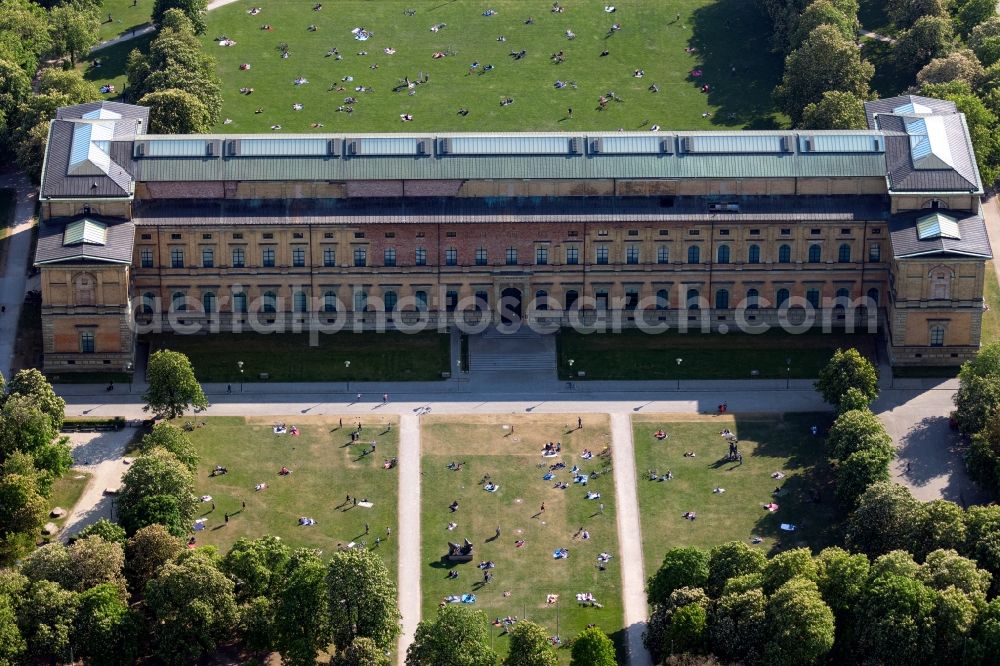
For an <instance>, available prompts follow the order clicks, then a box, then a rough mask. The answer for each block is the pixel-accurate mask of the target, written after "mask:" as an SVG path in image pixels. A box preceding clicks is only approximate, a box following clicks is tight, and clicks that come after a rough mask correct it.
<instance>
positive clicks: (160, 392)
mask: <svg viewBox="0 0 1000 666" xmlns="http://www.w3.org/2000/svg"><path fill="white" fill-rule="evenodd" d="M146 377H147V379H148V381H149V388H148V389H147V390H146V393H145V395H143V396H142V399H143V400H145V401H146V406H145V407H143V409H144V410H145V411H151V412H153V414H155V415H156V416H157V417H162V418H168V419H176V418H177V417H178V416H180V415H182V414H183V413H184V410H186V409H187V408H188V407H194V408H195V409H196V410H197V409H207V408H208V400H206V399H205V394H204V392H202V390H201V384H199V383H198V380H197V379H195V378H194V369H193V368H192V367H191V361H189V360H188V357H187V356H185V355H184V354H182V353H180V352H175V351H170V350H169V349H160V350H158V351H157V352H155V353H154V354H153V355H152V356H150V357H149V366H148V367H147V369H146Z"/></svg>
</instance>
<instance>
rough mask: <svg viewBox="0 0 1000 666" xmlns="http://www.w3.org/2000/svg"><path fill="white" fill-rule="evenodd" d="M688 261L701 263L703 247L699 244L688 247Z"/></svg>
mask: <svg viewBox="0 0 1000 666" xmlns="http://www.w3.org/2000/svg"><path fill="white" fill-rule="evenodd" d="M688 263H689V264H699V263H701V248H699V247H698V246H697V245H692V246H691V247H689V248H688Z"/></svg>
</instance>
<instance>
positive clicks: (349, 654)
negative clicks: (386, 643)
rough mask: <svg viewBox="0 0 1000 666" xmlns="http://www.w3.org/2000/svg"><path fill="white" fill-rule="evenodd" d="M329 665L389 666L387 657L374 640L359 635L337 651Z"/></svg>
mask: <svg viewBox="0 0 1000 666" xmlns="http://www.w3.org/2000/svg"><path fill="white" fill-rule="evenodd" d="M330 666H389V657H388V656H386V654H385V652H383V651H381V650H379V649H378V646H377V645H375V641H373V640H372V639H370V638H365V637H364V636H360V637H358V638H355V639H354V640H353V641H351V644H350V645H348V646H347V649H346V650H343V651H342V652H339V653H338V654H337V655H336V656H335V657H334V658H333V659H332V660H331V661H330Z"/></svg>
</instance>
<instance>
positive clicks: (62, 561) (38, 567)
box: [21, 543, 72, 589]
mask: <svg viewBox="0 0 1000 666" xmlns="http://www.w3.org/2000/svg"><path fill="white" fill-rule="evenodd" d="M21 572H22V573H23V574H24V575H25V576H27V577H28V579H29V580H31V581H33V582H38V581H42V580H47V581H51V582H53V583H58V584H59V585H61V586H62V587H65V588H67V589H68V588H69V585H70V584H71V583H72V574H71V573H70V562H69V551H68V550H67V549H66V546H64V545H62V544H61V543H48V544H45V545H44V546H42V547H41V548H38V549H36V550H34V551H32V552H31V553H29V554H28V556H27V557H25V558H24V560H22V561H21Z"/></svg>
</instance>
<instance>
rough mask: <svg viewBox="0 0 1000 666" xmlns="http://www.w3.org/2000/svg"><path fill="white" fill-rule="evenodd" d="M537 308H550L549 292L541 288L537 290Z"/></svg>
mask: <svg viewBox="0 0 1000 666" xmlns="http://www.w3.org/2000/svg"><path fill="white" fill-rule="evenodd" d="M535 309H537V310H548V309H549V292H547V291H545V290H544V289H539V290H538V291H536V292H535Z"/></svg>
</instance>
